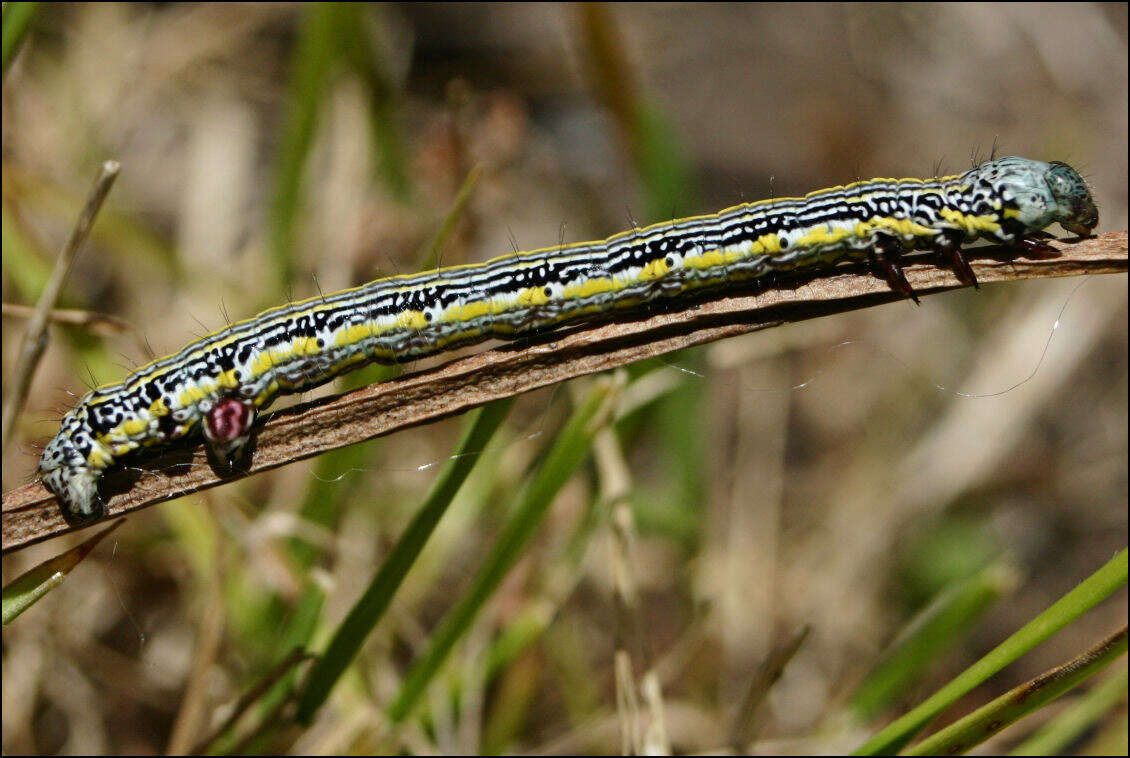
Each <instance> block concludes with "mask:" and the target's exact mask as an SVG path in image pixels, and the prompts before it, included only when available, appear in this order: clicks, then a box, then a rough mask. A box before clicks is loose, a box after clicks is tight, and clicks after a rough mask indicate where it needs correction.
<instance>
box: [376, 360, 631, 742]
mask: <svg viewBox="0 0 1130 758" xmlns="http://www.w3.org/2000/svg"><path fill="white" fill-rule="evenodd" d="M612 387H613V385H612V383H610V382H604V381H602V382H599V383H598V384H597V385H596V386H595V387H594V389H593V391H592V392H590V393H589V395H588V397H587V398H586V399H585V401H584V402H583V403H582V404H581V405H580V406H579V407H578V408H577V410H576V411H574V413H573V415H572V417H571V418H570V419H569V422H568V423H567V424H566V425H565V428H564V429H562V430H561V433H560V434H558V435H557V438H556V440H555V441H554V443H553V446H552V447H551V448H550V450H549V452H548V453H547V454H546V455H545V457H544V458H543V461H542V464H541V466H540V467H539V468H538V470H537V471H536V472H535V473H534V475H533V478H532V480H531V482H530V485H529V486H528V487H527V488H526V489H525V491H524V492H523V493H522V495H521V499H520V500H519V502H518V505H517V507H516V508H515V509H514V511H513V515H512V517H511V519H510V521H509V522H508V523H507V524H506V526H505V528H504V529H503V531H502V534H500V535H499V538H498V541H497V542H496V543H495V546H494V548H493V550H492V551H491V553H490V555H489V556H487V559H486V561H485V562H484V563H483V565H482V567H481V568H480V569H479V572H478V573H477V574H476V575H475V577H474V579H472V580H471V585H470V587H469V588H468V589H467V591H466V593H465V594H464V595H463V597H462V598H461V599H460V600H459V602H458V603H457V604H456V605H455V606H454V607H453V608H452V609H451V610H450V611H448V613H447V615H445V616H444V618H443V620H442V621H441V622H440V624H439V626H438V627H437V628H436V630H435V632H434V633H433V634H432V637H431V645H430V646H429V647H428V649H427V651H426V652H425V653H424V655H423V656H422V657H420V658H419V659H418V660H417V661H416V663H415V664H414V665H413V666H412V668H411V670H410V671H409V672H408V676H407V677H405V680H404V684H403V685H402V687H401V690H400V693H399V695H398V696H397V698H396V700H395V701H394V702H393V704H392V706H391V707H390V708H389V712H388V715H389V719H390V720H392V721H393V722H398V721H401V720H403V719H404V717H405V716H407V715H408V713H409V712H410V711H411V710H412V708H413V707H414V706H415V705H416V702H417V701H418V700H419V698H420V696H421V695H422V694H423V692H424V690H425V688H426V687H427V686H428V683H429V682H431V680H432V677H433V676H435V673H436V672H437V671H438V670H439V667H440V666H441V665H442V664H443V662H444V661H445V660H446V659H447V656H448V654H449V653H450V652H451V649H452V648H453V647H454V646H455V643H456V642H457V641H458V640H459V639H460V638H461V637H462V636H463V634H464V633H465V632H466V631H467V630H468V628H470V626H471V623H472V622H473V621H474V619H475V617H476V616H477V615H478V613H479V611H480V610H482V607H483V605H485V604H486V601H487V600H488V599H489V598H490V596H491V594H492V593H493V592H494V591H495V589H496V588H497V587H498V585H499V583H501V581H502V579H503V577H505V576H506V574H507V572H508V571H509V570H510V568H511V567H512V566H513V565H514V563H515V562H516V561H517V560H518V558H519V557H520V556H521V555H522V551H523V548H524V547H525V545H526V543H527V542H528V541H529V539H530V537H531V536H532V535H533V533H534V531H535V530H536V529H537V527H538V525H539V524H540V523H541V520H542V517H543V516H544V515H545V513H546V511H547V510H548V508H549V505H550V503H551V502H553V499H554V497H555V496H556V495H557V492H558V490H560V489H561V486H562V485H564V484H565V482H566V481H567V480H568V479H569V477H571V476H572V475H573V472H574V471H575V470H576V468H577V467H578V466H579V465H580V464H581V462H582V461H583V460H584V459H585V456H586V455H587V454H588V449H589V444H590V443H591V441H592V437H593V435H594V434H595V433H596V432H597V431H598V429H599V427H600V426H601V425H602V424H603V423H604V422H606V421H607V419H608V414H607V413H602V410H605V409H607V407H608V405H609V403H608V399H609V395H610V393H611V390H612Z"/></svg>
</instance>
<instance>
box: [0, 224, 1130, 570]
mask: <svg viewBox="0 0 1130 758" xmlns="http://www.w3.org/2000/svg"><path fill="white" fill-rule="evenodd" d="M1049 243H1050V244H1051V245H1052V246H1053V247H1054V248H1055V249H1056V250H1057V252H1058V254H1049V255H1048V256H1044V257H1041V258H1038V259H1034V258H1025V257H1020V258H1017V257H1014V256H1015V253H1014V252H1010V251H1008V250H1003V249H1001V248H996V247H985V248H975V249H974V250H972V251H967V252H968V253H971V254H974V255H976V256H977V257H976V259H975V260H974V261H973V268H974V270H975V271H976V274H977V277H978V279H979V280H980V281H981V283H982V284H990V283H993V282H1004V281H1017V280H1021V279H1038V278H1045V277H1059V276H1081V275H1087V274H1110V273H1125V272H1126V269H1127V247H1126V232H1125V231H1122V232H1113V233H1108V234H1103V235H1099V236H1098V237H1093V238H1091V239H1086V240H1071V241H1059V240H1049ZM918 259H919V258H918V257H912V258H910V259H908V263H909V264H910V265H908V266H907V269H906V275H907V279H908V280H909V281H910V283H911V285H912V286H913V287H914V289H915V291H916V292H917V293H918V294H919V295H920V296H922V295H927V294H931V293H935V292H944V291H947V290H952V289H956V288H958V287H960V286H962V285H961V284H960V283H959V282H958V281H957V279H956V278H955V277H954V275H953V274H952V272H950V271H949V270H948V269H944V268H939V267H938V266H937V265H936V263H934V262H933V259H932V258H926V259H925V260H926V262H917V261H918ZM899 299H902V296H901V295H898V294H897V293H894V292H892V291H891V290H890V288H889V287H888V286H887V285H886V283H885V282H883V281H881V280H879V279H877V278H875V277H874V276H872V275H871V274H870V273H867V272H866V271H864V270H863V269H862V268H860V267H854V268H850V267H844V268H839V269H836V270H834V271H833V272H825V273H824V274H823V275H818V276H808V277H805V278H797V279H794V280H790V281H789V282H788V283H787V284H784V283H781V282H778V283H777V284H775V285H774V287H773V288H772V289H766V290H765V291H760V292H755V291H751V292H749V293H747V294H733V293H729V294H713V295H709V296H706V297H704V298H703V299H701V300H699V301H697V302H694V303H690V304H687V303H683V304H680V305H677V306H672V307H670V308H667V309H663V310H659V309H658V308H657V309H655V310H653V311H651V312H649V313H644V314H642V315H639V314H637V315H636V316H635V317H634V318H632V319H629V318H624V319H619V320H614V321H609V322H605V323H601V324H598V325H587V326H586V327H584V328H580V329H575V330H572V331H557V332H551V333H549V334H545V335H541V336H539V337H537V338H530V339H523V340H519V341H517V342H514V343H511V344H507V345H503V346H501V347H496V348H494V349H491V350H487V351H484V352H481V353H477V354H475V355H471V356H468V357H465V358H459V359H457V360H453V361H451V362H449V363H446V364H444V365H442V366H438V367H436V368H430V369H426V370H424V371H420V372H417V373H414V374H409V375H406V376H403V377H400V378H397V379H393V380H391V381H387V382H381V383H378V384H373V385H370V386H369V387H365V388H363V389H360V390H356V391H354V392H349V393H346V394H344V395H338V396H335V397H329V398H322V399H319V400H314V401H311V402H309V403H306V404H303V405H299V406H295V407H293V408H288V409H286V410H284V411H280V412H278V413H275V414H273V415H272V416H271V417H270V418H269V419H268V420H267V421H266V423H265V424H263V425H262V426H261V428H260V429H259V430H258V432H257V434H256V437H255V450H254V453H253V455H252V464H251V466H250V469H249V472H248V473H257V472H259V471H266V470H267V469H272V468H276V467H278V466H282V465H285V464H287V463H293V462H294V461H299V460H302V459H304V458H309V457H311V456H314V455H318V454H319V453H323V452H325V451H327V450H333V449H335V448H339V447H344V446H345V445H351V444H353V443H355V442H361V441H364V440H368V439H372V438H373V437H379V436H382V435H386V434H391V433H393V432H395V431H399V430H401V429H405V428H407V427H410V426H416V425H419V424H426V423H429V422H431V421H435V420H437V419H440V418H444V417H447V416H451V415H454V414H458V413H462V412H464V411H467V410H470V409H471V408H475V407H477V406H480V405H484V404H486V403H489V402H491V401H493V400H498V399H500V398H504V397H511V396H513V395H518V394H521V393H523V392H529V391H530V390H534V389H537V388H539V387H545V386H547V385H550V384H555V383H557V382H563V381H565V380H567V379H572V378H574V377H577V376H583V375H585V374H592V373H596V372H598V371H606V370H608V369H611V368H616V367H617V366H623V365H625V364H628V363H632V362H633V361H638V360H642V359H644V358H650V357H652V356H656V355H662V354H664V353H669V352H672V351H675V350H681V349H683V348H686V347H691V346H693V345H701V344H703V343H706V342H712V341H714V340H719V339H723V338H725V337H732V336H735V335H738V334H746V333H749V332H754V331H758V330H761V329H768V328H770V327H774V326H780V325H781V324H785V323H791V322H794V321H803V320H806V319H810V318H816V317H819V316H826V315H830V314H833V313H842V312H844V311H850V310H857V309H860V308H866V307H870V306H874V305H880V304H882V303H889V302H892V301H895V300H899ZM226 481H229V479H224V478H221V476H219V475H218V474H217V472H216V471H215V470H214V469H213V468H212V467H211V466H210V465H209V464H208V462H207V457H206V455H205V454H204V451H203V448H202V446H201V445H199V444H198V445H196V446H195V447H193V448H179V449H171V450H167V451H164V452H162V453H153V454H150V455H147V456H140V455H139V456H138V457H137V458H131V459H130V460H129V461H128V464H127V465H126V466H123V467H121V468H118V469H115V470H112V471H111V472H109V473H108V474H107V475H106V476H105V477H104V482H103V484H102V487H101V492H102V494H103V496H104V497H105V499H106V501H107V513H108V514H109V515H111V516H119V515H121V514H124V513H128V512H130V511H134V510H137V509H138V508H143V507H146V506H149V505H153V504H154V503H159V502H162V501H165V500H171V499H173V498H176V497H181V496H182V495H187V494H189V493H193V492H198V491H200V490H202V489H206V488H208V487H215V486H216V485H218V484H222V483H224V482H226ZM71 530H72V527H70V526H69V525H68V524H67V523H66V522H65V521H64V520H63V518H62V515H61V514H60V511H59V508H58V506H57V505H56V504H55V501H54V498H53V497H52V495H51V494H50V493H49V492H47V490H46V489H44V488H43V486H42V485H41V484H39V483H34V484H29V485H25V486H23V487H19V488H17V489H14V490H12V491H10V492H7V493H5V494H4V501H3V550H4V551H5V552H7V551H9V550H14V549H17V548H20V547H23V546H25V545H29V544H32V543H34V542H38V541H40V540H44V539H47V538H49V537H53V536H56V535H59V534H63V533H65V532H68V531H71Z"/></svg>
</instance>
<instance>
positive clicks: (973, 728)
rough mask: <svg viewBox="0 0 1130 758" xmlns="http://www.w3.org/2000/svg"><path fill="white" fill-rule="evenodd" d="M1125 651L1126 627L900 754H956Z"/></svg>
mask: <svg viewBox="0 0 1130 758" xmlns="http://www.w3.org/2000/svg"><path fill="white" fill-rule="evenodd" d="M1125 652H1126V627H1122V630H1121V631H1119V632H1117V633H1116V634H1113V635H1111V636H1110V637H1108V638H1107V639H1106V640H1104V641H1103V642H1102V643H1100V644H1099V645H1097V646H1096V647H1094V648H1092V649H1091V650H1088V651H1087V652H1086V653H1083V654H1082V655H1080V656H1078V657H1077V658H1075V659H1073V660H1071V661H1068V662H1067V663H1066V664H1064V665H1063V666H1059V667H1057V668H1054V669H1052V670H1051V671H1047V672H1045V673H1044V674H1041V675H1040V676H1038V677H1036V678H1035V679H1033V680H1032V681H1030V682H1025V683H1024V684H1022V685H1020V686H1019V687H1016V688H1014V689H1012V690H1010V691H1009V692H1006V693H1005V694H1003V695H1001V696H1000V697H998V698H997V699H996V700H994V701H993V702H991V703H989V704H988V705H985V706H983V707H981V708H978V709H977V710H975V711H974V712H973V713H971V714H969V715H968V716H966V717H965V718H963V719H960V720H958V721H956V722H954V723H953V724H950V725H949V726H947V727H946V728H945V729H942V730H941V731H939V732H937V733H936V734H932V735H930V736H929V737H927V738H926V739H924V740H922V741H921V742H919V743H918V744H917V745H914V746H913V747H911V748H910V749H909V750H907V751H905V753H904V755H958V754H961V753H965V752H967V751H968V750H970V749H972V748H973V747H976V746H977V745H980V744H981V743H982V742H984V741H985V740H987V739H988V738H989V737H992V736H993V735H994V734H996V733H997V732H999V731H1000V730H1002V729H1004V728H1005V727H1006V726H1008V725H1010V724H1013V723H1015V722H1016V721H1018V720H1019V719H1021V718H1023V717H1024V716H1027V715H1028V714H1029V713H1031V712H1033V711H1035V710H1037V709H1039V708H1042V707H1043V706H1045V705H1047V704H1048V703H1050V702H1051V701H1052V700H1055V699H1056V698H1057V697H1059V696H1060V695H1062V694H1063V693H1065V692H1067V691H1068V690H1070V689H1071V688H1073V687H1075V686H1076V685H1078V684H1079V683H1080V682H1084V681H1086V680H1087V679H1089V678H1090V677H1091V676H1093V675H1094V674H1096V673H1098V672H1099V671H1101V670H1102V669H1103V668H1105V667H1106V666H1107V665H1109V664H1110V663H1112V662H1113V661H1114V660H1115V659H1117V658H1119V657H1121V656H1122V654H1123V653H1125Z"/></svg>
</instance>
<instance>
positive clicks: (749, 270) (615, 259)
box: [39, 157, 1098, 523]
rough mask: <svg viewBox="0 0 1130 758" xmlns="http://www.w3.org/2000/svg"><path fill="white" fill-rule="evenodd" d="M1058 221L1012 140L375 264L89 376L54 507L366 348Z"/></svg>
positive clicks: (1067, 210)
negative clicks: (430, 257) (501, 252)
mask: <svg viewBox="0 0 1130 758" xmlns="http://www.w3.org/2000/svg"><path fill="white" fill-rule="evenodd" d="M1055 222H1059V223H1060V224H1061V225H1062V226H1063V227H1064V228H1066V229H1068V230H1069V231H1072V232H1075V233H1077V234H1079V235H1082V236H1087V235H1089V234H1090V232H1091V231H1092V230H1093V229H1094V228H1095V226H1096V225H1097V224H1098V211H1097V210H1096V208H1095V204H1094V201H1093V199H1092V197H1091V193H1090V191H1089V190H1088V188H1087V185H1086V183H1085V182H1084V181H1083V179H1082V178H1081V177H1080V176H1079V174H1078V173H1077V172H1076V171H1075V170H1074V169H1072V168H1071V167H1070V166H1068V165H1067V164H1064V163H1059V162H1053V163H1044V162H1041V161H1034V160H1029V159H1026V158H1016V157H1009V158H1000V159H998V160H992V161H989V162H987V163H983V164H981V165H979V166H976V167H974V168H972V169H971V170H969V171H967V172H965V173H964V174H960V175H954V176H946V177H939V178H933V179H872V180H869V181H861V182H855V183H853V184H849V185H846V186H837V187H832V188H829V189H824V190H818V191H816V192H812V193H809V194H808V195H806V196H804V197H802V198H780V199H773V200H763V201H759V202H754V203H746V204H742V205H738V206H734V207H732V208H727V209H726V210H723V211H719V212H718V213H715V214H711V215H705V216H695V217H691V218H684V219H677V220H673V221H666V222H663V223H659V224H654V225H652V226H648V227H646V228H643V229H632V230H629V231H625V232H621V233H619V234H616V235H613V236H612V237H609V238H608V239H605V240H600V241H594V242H582V243H577V244H569V245H561V246H558V247H552V248H543V249H539V250H533V251H530V252H518V253H514V254H512V255H505V256H501V257H498V258H494V259H492V260H489V261H486V262H485V263H478V264H470V265H464V266H451V267H448V268H440V269H435V270H432V271H427V272H423V273H418V274H411V275H406V276H394V277H389V278H385V279H377V280H375V281H373V282H369V283H368V284H364V285H361V286H359V287H355V288H353V289H348V290H343V291H341V292H337V293H334V294H330V295H325V296H319V297H314V298H310V299H308V300H302V301H299V302H295V303H289V304H286V305H282V306H279V307H277V308H272V309H270V310H267V311H264V312H263V313H260V314H259V315H257V316H255V317H253V318H250V319H247V320H244V321H240V322H238V323H235V324H232V325H230V326H228V327H226V328H224V329H221V330H219V331H217V332H214V333H212V334H209V335H207V336H204V337H202V338H200V339H198V340H195V341H193V342H191V343H189V344H188V345H186V346H185V347H184V348H182V349H181V350H180V351H179V352H177V353H175V354H173V355H169V356H167V357H164V358H160V359H158V360H155V361H153V362H151V363H149V364H147V365H145V366H142V367H140V368H138V369H135V370H134V371H132V372H131V373H130V374H129V375H128V376H126V378H125V379H123V380H122V381H120V382H118V383H116V384H110V385H106V386H102V387H99V388H97V389H95V390H92V391H91V392H90V393H88V394H87V395H86V396H85V397H83V398H82V400H81V401H79V403H78V405H76V406H75V408H73V409H72V410H71V411H69V412H68V413H67V414H66V415H65V416H64V418H63V420H62V423H61V425H60V428H59V431H58V433H57V434H56V435H55V436H54V437H53V438H52V439H51V440H50V442H48V444H47V446H46V449H45V450H44V451H43V456H42V458H41V460H40V463H39V472H40V475H41V477H42V479H43V482H44V483H45V484H46V486H47V487H48V489H50V490H51V491H52V492H53V493H54V494H55V496H56V497H57V498H58V500H59V503H60V506H61V508H62V510H63V514H64V516H66V518H67V519H68V520H69V521H71V522H73V523H87V522H90V521H94V520H96V519H98V518H100V517H101V516H102V514H103V504H102V501H101V499H100V498H99V495H98V482H99V479H100V477H101V475H102V473H103V471H105V470H106V469H107V468H108V467H110V466H111V465H114V464H115V463H117V462H118V461H120V460H121V459H122V458H123V457H124V456H127V455H129V454H130V453H132V452H133V451H135V450H137V449H139V448H149V447H154V446H159V445H165V444H168V443H171V442H173V441H175V440H179V439H182V438H185V437H188V436H189V435H194V434H197V433H198V432H202V433H203V436H204V438H205V440H206V442H207V444H208V446H209V449H210V451H211V452H212V454H213V455H214V456H216V457H218V458H219V459H220V460H223V461H226V462H228V463H233V462H235V461H237V460H238V459H240V458H241V456H242V455H244V454H245V453H246V452H247V442H248V439H249V436H250V431H251V428H252V425H253V424H254V422H255V418H256V415H257V414H258V412H259V411H261V410H263V409H264V408H266V407H267V406H269V405H270V404H271V402H272V401H273V400H274V399H275V398H276V397H278V396H279V395H281V394H291V393H295V392H301V391H303V390H306V389H309V388H312V387H316V386H318V385H321V384H324V383H326V382H328V381H330V380H331V379H333V378H334V377H335V376H338V375H340V374H342V373H345V372H348V371H351V370H353V369H356V368H358V367H360V366H363V365H365V364H368V363H372V362H381V363H394V362H403V361H408V360H413V359H416V358H422V357H425V356H428V355H434V354H436V353H441V352H444V351H447V350H451V349H454V348H456V347H460V346H464V345H468V344H473V343H476V342H481V341H483V340H486V339H490V338H503V339H512V338H515V337H518V336H522V335H525V334H530V333H532V332H535V331H544V330H549V329H554V328H558V327H561V326H564V325H567V324H576V323H579V322H581V321H584V320H587V319H591V318H593V317H596V316H602V315H606V314H610V313H620V312H626V311H630V310H632V309H637V308H640V307H641V306H644V305H645V304H647V303H651V302H655V301H660V300H672V299H677V298H680V297H684V296H690V295H692V294H693V293H697V292H699V291H701V290H703V289H706V288H720V287H727V286H731V285H734V284H738V283H742V282H749V281H750V280H754V279H757V278H759V277H763V276H766V275H769V274H772V273H775V272H783V271H792V270H796V269H806V270H807V269H815V268H819V267H827V266H830V265H832V264H835V263H836V262H837V261H841V260H845V259H856V260H860V259H870V260H871V261H872V263H873V265H874V267H875V268H876V270H877V272H878V273H881V274H882V275H883V276H884V277H885V278H886V280H887V281H888V282H889V283H890V286H891V287H892V288H893V289H895V290H896V291H898V292H901V293H902V294H904V295H906V296H907V297H910V298H914V297H915V295H914V292H913V291H912V290H911V288H910V285H909V284H908V283H907V281H906V278H905V277H904V276H903V274H902V269H901V267H900V264H899V256H900V254H901V253H902V252H903V251H904V250H909V249H928V250H935V251H937V252H938V253H939V254H941V255H942V256H943V257H944V258H945V259H946V260H947V261H949V263H950V264H951V265H953V267H954V270H955V273H956V274H957V276H958V277H959V278H961V279H962V280H963V281H965V282H967V283H971V284H976V280H975V278H974V276H973V271H972V269H971V268H970V267H969V265H968V263H967V262H966V260H965V257H964V255H963V253H962V251H961V245H962V244H963V243H966V242H970V241H973V240H975V239H977V238H986V239H990V240H994V241H997V242H1004V243H1013V244H1018V245H1019V244H1021V243H1024V242H1025V241H1026V240H1028V239H1030V235H1033V234H1034V233H1036V232H1039V231H1040V230H1042V229H1044V228H1045V227H1047V226H1049V225H1050V224H1052V223H1055ZM915 299H916V298H915Z"/></svg>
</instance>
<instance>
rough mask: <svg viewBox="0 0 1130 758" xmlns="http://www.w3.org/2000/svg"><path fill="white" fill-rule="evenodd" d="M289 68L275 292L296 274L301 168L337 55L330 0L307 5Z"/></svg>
mask: <svg viewBox="0 0 1130 758" xmlns="http://www.w3.org/2000/svg"><path fill="white" fill-rule="evenodd" d="M305 11H306V16H305V18H304V19H303V23H302V28H301V29H300V30H299V37H298V46H297V48H296V49H295V52H294V58H293V61H292V63H291V73H290V77H291V78H290V92H289V95H288V98H287V99H288V105H287V115H286V120H285V123H284V125H283V130H282V131H283V136H282V143H281V145H280V147H279V151H278V154H277V155H276V158H275V184H274V196H273V198H272V201H271V222H270V229H271V251H272V254H273V256H274V259H275V264H276V268H277V271H278V276H279V291H286V288H287V286H288V285H289V284H290V282H291V281H292V278H293V275H294V267H295V261H294V230H295V226H296V225H297V221H298V214H299V202H300V200H301V197H302V173H303V169H304V168H305V166H306V159H307V158H308V157H309V154H310V148H311V146H312V145H313V143H314V132H315V130H316V128H317V125H318V115H319V113H320V111H321V108H322V102H323V100H324V99H325V98H326V97H328V95H329V92H330V88H329V87H328V86H327V81H328V79H329V72H330V67H331V64H332V63H333V61H334V58H335V56H336V54H337V49H336V36H335V34H334V32H335V30H336V29H337V26H338V25H337V21H336V14H337V12H338V9H337V7H336V5H335V4H334V3H312V4H311V5H309V6H307V7H306V9H305Z"/></svg>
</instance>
